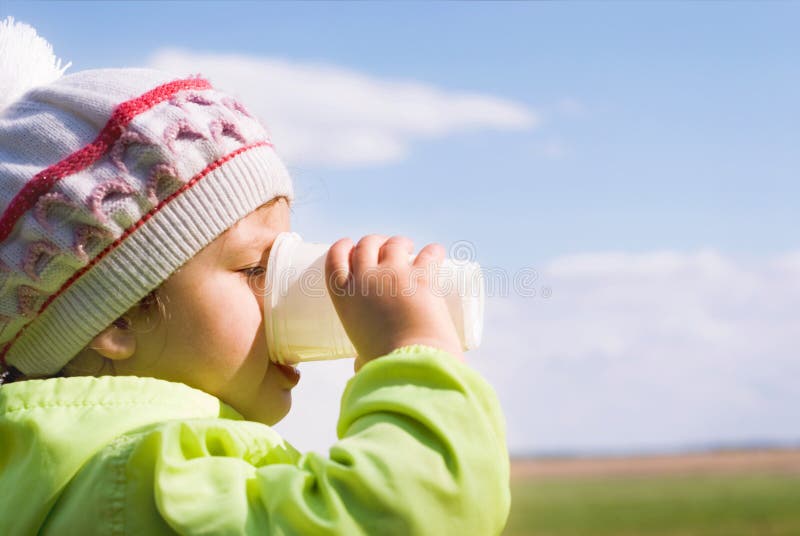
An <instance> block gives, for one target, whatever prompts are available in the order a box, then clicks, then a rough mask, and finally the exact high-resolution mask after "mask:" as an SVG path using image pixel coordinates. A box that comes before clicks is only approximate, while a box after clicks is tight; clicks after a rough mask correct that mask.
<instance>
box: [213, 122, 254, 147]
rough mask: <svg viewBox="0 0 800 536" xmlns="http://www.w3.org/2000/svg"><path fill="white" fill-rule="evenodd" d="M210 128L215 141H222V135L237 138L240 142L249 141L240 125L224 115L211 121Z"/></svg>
mask: <svg viewBox="0 0 800 536" xmlns="http://www.w3.org/2000/svg"><path fill="white" fill-rule="evenodd" d="M208 129H209V130H210V131H211V136H213V138H214V141H215V142H217V143H219V142H220V141H222V136H230V137H231V138H235V139H236V140H238V141H239V142H240V143H244V144H246V143H247V139H246V138H245V137H244V135H243V134H242V131H241V130H239V126H238V125H236V123H234V122H233V121H229V120H227V119H224V118H222V117H218V118H217V119H214V120H213V121H211V123H210V124H209V125H208Z"/></svg>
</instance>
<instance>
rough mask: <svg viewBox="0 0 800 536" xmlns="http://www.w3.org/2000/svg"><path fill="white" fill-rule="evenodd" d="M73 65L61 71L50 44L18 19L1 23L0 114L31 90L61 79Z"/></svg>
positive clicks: (59, 62) (7, 19) (61, 68)
mask: <svg viewBox="0 0 800 536" xmlns="http://www.w3.org/2000/svg"><path fill="white" fill-rule="evenodd" d="M70 65H72V63H67V64H66V65H65V66H64V67H61V60H60V59H58V58H56V57H55V55H54V54H53V47H52V46H50V43H48V42H47V41H45V40H44V39H43V38H41V37H39V36H38V35H37V34H36V30H35V29H33V28H32V27H31V26H28V25H27V24H25V23H24V22H14V17H8V18H6V20H4V21H0V111H2V110H3V108H5V107H6V106H8V105H9V104H11V103H12V102H14V101H15V100H17V99H18V98H19V97H20V96H22V94H23V93H25V92H26V91H28V90H29V89H32V88H35V87H38V86H44V85H47V84H49V83H51V82H54V81H55V80H58V79H59V78H61V75H63V74H64V71H66V70H67V69H68V68H69V66H70Z"/></svg>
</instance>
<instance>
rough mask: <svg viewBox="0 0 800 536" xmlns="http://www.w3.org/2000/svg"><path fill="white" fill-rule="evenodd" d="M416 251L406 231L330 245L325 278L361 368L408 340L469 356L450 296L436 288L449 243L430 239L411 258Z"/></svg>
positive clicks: (459, 356) (461, 356) (456, 355)
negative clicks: (433, 285) (450, 307)
mask: <svg viewBox="0 0 800 536" xmlns="http://www.w3.org/2000/svg"><path fill="white" fill-rule="evenodd" d="M413 251H414V243H413V242H412V241H411V240H410V239H408V238H406V237H404V236H393V237H391V238H389V239H388V240H387V238H386V236H383V235H374V234H373V235H367V236H365V237H363V238H362V239H361V240H359V242H358V244H357V245H356V246H353V242H352V240H350V239H349V238H342V239H341V240H338V241H337V242H335V243H334V244H333V245H332V246H331V248H330V249H329V250H328V255H327V257H326V260H325V282H326V285H327V287H328V292H329V294H330V296H331V300H332V301H333V305H334V307H335V308H336V312H337V313H338V315H339V318H340V319H341V321H342V325H343V326H344V329H345V332H346V333H347V336H348V337H349V338H350V341H351V342H352V343H353V346H355V348H356V352H357V353H358V357H357V358H356V362H355V365H354V368H355V370H356V371H358V370H359V369H360V368H361V367H362V366H363V365H364V364H365V363H366V362H368V361H370V360H372V359H375V358H376V357H380V356H383V355H386V354H388V353H389V352H391V351H392V350H394V349H396V348H400V347H402V346H407V345H409V344H425V345H428V346H433V347H436V348H440V349H442V350H445V351H447V352H449V353H451V354H452V355H453V356H455V357H456V358H458V359H460V360H462V361H463V360H464V356H463V354H462V352H461V350H462V348H461V341H460V339H459V337H458V334H457V332H456V328H455V325H454V324H453V320H452V318H451V317H450V312H449V311H448V309H447V304H446V302H445V299H444V297H443V296H442V295H440V294H437V293H435V292H434V291H433V289H432V288H431V277H430V276H431V275H432V274H435V273H436V270H437V268H438V266H439V265H440V264H441V262H442V260H444V255H445V251H444V247H442V246H441V245H440V244H437V243H433V244H428V245H427V246H425V247H424V248H422V250H421V251H420V252H419V254H418V255H417V257H416V258H415V259H414V262H413V263H412V262H410V261H409V256H410V255H411V253H412V252H413ZM412 272H413V277H412Z"/></svg>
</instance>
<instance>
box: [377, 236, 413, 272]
mask: <svg viewBox="0 0 800 536" xmlns="http://www.w3.org/2000/svg"><path fill="white" fill-rule="evenodd" d="M413 251H414V242H413V241H412V240H411V239H410V238H408V237H405V236H400V235H396V236H393V237H391V238H390V239H389V240H387V241H386V243H384V244H383V246H382V247H381V251H380V253H379V254H378V264H389V265H399V266H408V265H409V264H410V263H409V255H411V253H412V252H413Z"/></svg>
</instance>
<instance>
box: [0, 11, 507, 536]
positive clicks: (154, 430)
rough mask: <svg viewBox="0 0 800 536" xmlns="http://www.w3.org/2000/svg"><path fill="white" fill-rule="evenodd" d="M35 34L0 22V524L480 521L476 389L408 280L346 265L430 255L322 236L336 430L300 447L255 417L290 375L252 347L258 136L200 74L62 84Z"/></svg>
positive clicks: (260, 246)
mask: <svg viewBox="0 0 800 536" xmlns="http://www.w3.org/2000/svg"><path fill="white" fill-rule="evenodd" d="M45 45H46V43H44V42H43V41H42V40H41V38H39V37H38V36H35V33H34V32H33V30H32V29H31V28H30V27H27V26H23V25H19V24H15V23H14V22H13V20H12V19H9V20H7V21H6V22H4V23H2V24H0V55H3V56H6V57H0V88H6V89H8V88H9V87H10V88H11V89H8V90H7V92H6V93H4V94H3V96H2V99H0V101H3V100H4V101H5V102H0V211H2V216H1V217H0V262H2V264H0V268H1V269H2V273H1V274H0V315H1V316H0V329H1V330H2V331H0V350H1V352H0V361H2V370H4V371H5V373H4V374H5V383H4V384H3V385H2V386H0V497H1V498H2V499H0V534H3V535H28V534H80V535H89V534H146V535H155V534H175V533H178V534H284V535H288V534H303V535H305V534H308V535H312V534H347V535H350V534H380V535H383V534H398V535H400V534H434V535H445V534H458V535H472V534H475V535H484V534H499V533H500V531H501V530H502V528H503V526H504V524H505V521H506V517H507V515H508V509H509V504H510V496H509V487H508V478H509V464H508V454H507V451H506V445H505V429H504V421H503V417H502V414H501V411H500V407H499V404H498V401H497V398H496V395H495V393H494V391H493V390H492V388H491V387H490V386H489V385H488V383H486V381H485V380H483V379H482V378H481V377H480V376H479V375H478V374H477V373H476V372H475V371H474V370H472V369H471V368H469V367H468V366H467V365H465V364H464V363H462V362H461V361H462V356H461V346H460V343H459V340H458V338H457V336H456V333H455V328H454V327H453V323H452V321H451V320H450V317H449V315H448V312H447V308H446V306H445V303H444V299H443V298H442V297H440V296H437V295H435V293H433V292H431V290H430V286H429V284H428V282H427V281H426V280H424V279H418V280H416V283H417V288H416V290H415V292H413V293H411V294H410V295H408V296H407V295H405V294H406V293H403V292H396V293H393V294H394V296H385V295H382V294H381V293H379V292H376V290H375V289H374V288H373V287H372V286H370V285H369V284H368V283H367V281H368V280H371V281H374V278H369V279H366V278H363V277H362V276H363V275H364V274H366V273H368V272H369V271H370V270H373V269H375V268H376V267H381V268H388V269H391V270H392V271H393V273H394V274H395V276H396V281H397V283H398V284H399V285H401V286H400V288H401V289H402V288H406V287H408V285H409V282H410V281H409V278H408V273H409V271H410V270H411V269H412V268H415V267H416V268H420V267H426V266H427V267H429V268H430V266H429V265H430V264H431V263H434V264H435V263H438V262H440V261H441V260H442V258H443V255H444V252H443V249H442V248H441V246H439V245H437V244H430V245H428V246H426V247H425V248H423V249H422V250H421V251H420V253H419V255H418V257H417V258H416V259H415V261H414V265H413V266H412V265H410V264H409V262H408V254H409V253H410V252H412V251H413V245H412V243H411V242H410V240H408V239H407V238H405V237H400V236H396V237H391V238H388V237H386V236H382V235H369V236H366V237H364V238H362V239H361V240H359V241H358V243H357V244H356V245H355V246H354V244H353V243H352V242H351V241H350V240H349V239H343V240H339V241H338V242H336V243H335V244H334V245H333V246H332V247H331V249H330V251H329V253H328V256H327V262H326V278H327V284H328V289H329V291H330V293H331V297H332V299H333V301H334V305H335V307H336V310H337V312H338V314H339V316H340V317H341V319H342V322H343V325H344V327H345V329H346V331H347V333H348V335H349V336H350V338H351V340H352V341H353V344H354V346H355V347H356V349H357V351H358V355H359V357H358V359H357V361H356V365H355V368H356V374H355V375H354V376H353V377H352V378H351V379H350V380H349V382H348V383H347V386H346V388H345V390H344V393H343V395H342V399H341V406H340V417H339V420H338V423H337V436H338V441H337V442H336V443H335V444H334V445H333V446H332V447H331V448H330V451H329V455H328V456H323V455H321V454H317V453H313V452H311V453H306V454H301V453H299V452H298V451H297V450H295V449H294V448H292V447H291V446H290V445H289V444H288V443H286V442H285V441H284V440H283V439H282V438H280V437H279V436H278V435H277V433H276V432H275V431H273V429H272V428H271V427H270V425H272V424H275V423H276V422H278V421H280V419H282V418H283V417H284V415H285V414H286V413H287V412H288V411H289V407H290V404H291V389H292V387H293V386H294V385H295V384H296V383H297V381H298V379H299V376H298V374H297V372H296V370H294V369H293V368H292V367H285V366H279V365H275V364H272V363H270V362H269V360H268V359H267V357H266V356H267V351H266V344H267V342H266V338H265V336H264V329H263V315H262V306H263V296H262V294H263V293H261V292H258V288H259V287H261V285H259V278H261V277H263V272H264V265H265V261H266V258H267V257H268V255H269V249H270V245H271V243H272V241H273V240H274V238H275V236H276V235H277V234H278V233H280V232H282V231H288V230H289V229H290V221H289V212H290V207H291V204H292V201H293V199H294V196H293V187H292V182H291V179H290V177H289V175H288V173H287V171H286V169H285V167H284V166H283V165H282V163H281V162H280V160H279V159H278V157H277V156H276V153H275V151H274V150H273V147H272V144H271V142H270V140H269V138H268V136H267V134H266V132H265V131H264V129H263V127H262V126H261V125H260V124H259V123H258V121H257V120H256V119H255V118H253V117H252V116H251V115H250V114H249V113H248V111H247V109H246V108H245V107H244V106H243V105H242V104H241V103H239V102H238V101H236V100H235V99H233V98H232V97H230V96H228V95H226V94H224V93H222V92H220V91H218V90H216V89H214V88H213V87H212V86H211V84H210V83H209V82H208V81H206V80H205V79H203V78H201V77H199V76H197V77H189V78H179V77H175V76H171V75H169V74H166V73H163V72H159V71H152V70H146V69H109V70H88V71H83V72H78V73H75V74H70V75H67V76H61V74H62V72H63V69H61V68H60V63H58V64H56V62H55V59H54V58H53V57H52V53H50V52H49V48H48V49H47V52H48V53H49V54H50V56H48V57H49V58H50V69H49V71H48V70H47V69H44V68H42V61H41V59H38V58H37V57H32V56H35V55H36V50H37V49H41V48H43V47H44V46H45ZM14 55H17V56H19V58H16V56H14ZM23 56H24V57H23ZM15 61H16V64H15V63H14V62H15ZM14 65H16V66H17V67H16V68H13V67H14ZM9 66H11V67H9ZM3 69H4V70H5V72H2V70H3ZM33 72H38V73H44V74H42V75H41V76H39V78H38V79H36V80H29V81H28V82H26V83H24V84H22V86H20V85H19V84H18V85H17V86H16V87H14V84H13V83H14V82H15V81H16V80H17V79H18V78H19V77H21V76H23V75H25V76H27V75H29V74H30V73H33ZM48 73H49V74H48ZM15 77H16V78H15ZM9 80H11V82H12V83H11V84H9V82H8V81H9ZM403 285H405V286H403ZM262 288H263V287H262ZM308 425H309V426H314V423H313V422H310V423H308Z"/></svg>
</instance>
